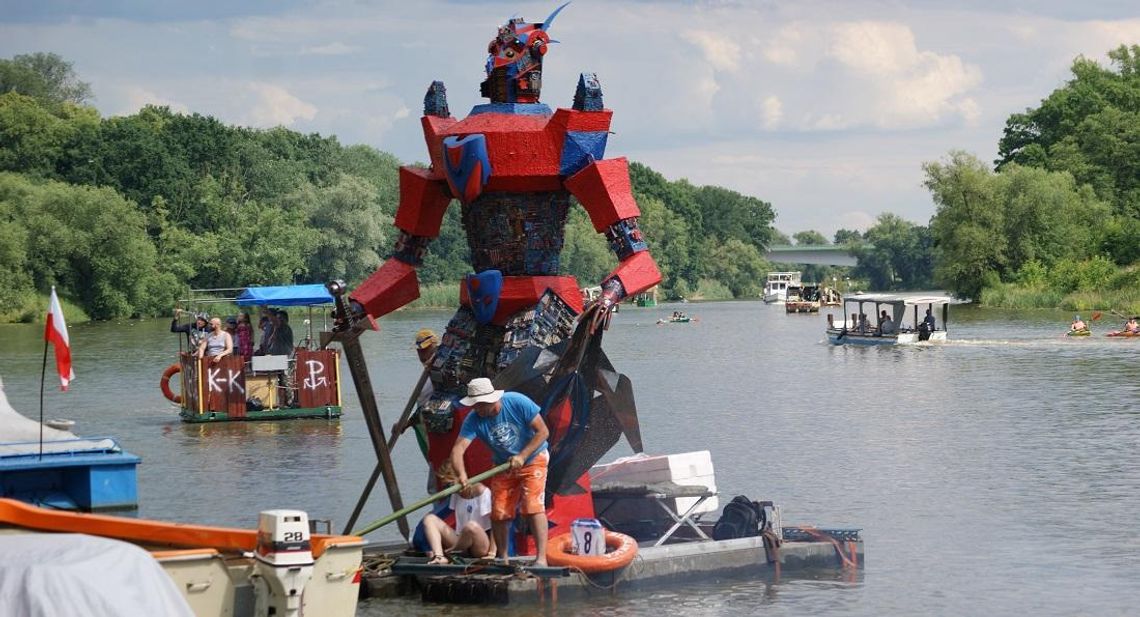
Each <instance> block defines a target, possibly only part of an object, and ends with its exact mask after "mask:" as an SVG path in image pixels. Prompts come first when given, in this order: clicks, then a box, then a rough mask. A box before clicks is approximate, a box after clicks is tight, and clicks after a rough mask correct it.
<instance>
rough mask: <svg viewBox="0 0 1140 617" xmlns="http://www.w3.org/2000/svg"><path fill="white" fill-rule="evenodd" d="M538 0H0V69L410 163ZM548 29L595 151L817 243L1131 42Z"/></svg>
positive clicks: (1031, 22)
mask: <svg viewBox="0 0 1140 617" xmlns="http://www.w3.org/2000/svg"><path fill="white" fill-rule="evenodd" d="M557 4H558V2H529V1H528V2H497V1H496V2H490V1H477V0H464V1H460V0H456V1H452V2H443V1H438V0H424V1H419V2H408V1H403V2H391V1H387V0H371V1H369V0H360V1H354V2H349V1H328V2H320V1H316V2H308V1H301V0H249V1H243V2H234V1H232V0H230V1H223V0H199V1H196V2H185V1H174V0H168V1H151V0H130V1H115V0H105V1H98V0H70V1H64V0H37V1H35V2H29V1H25V0H0V57H11V56H13V55H16V54H21V53H30V52H35V51H50V52H55V53H58V54H60V55H61V56H63V57H64V58H66V59H68V60H70V61H72V62H73V63H74V64H75V68H76V70H77V71H78V73H79V74H80V76H81V77H82V78H83V79H84V80H86V81H88V82H90V83H91V84H92V87H93V89H94V92H95V95H96V100H95V101H94V104H95V105H96V107H98V108H99V110H100V111H101V113H103V114H104V115H105V116H110V115H120V114H130V113H133V112H135V111H137V110H138V109H139V107H141V106H142V105H144V104H147V103H153V104H162V105H169V106H170V107H172V108H173V109H176V110H180V111H188V112H198V113H202V114H208V115H212V116H215V117H217V118H219V119H221V120H222V121H224V122H227V123H232V124H240V125H245V126H256V127H270V126H276V125H283V126H286V127H289V128H291V129H295V130H298V131H303V132H317V133H321V134H324V135H330V134H331V135H336V136H337V137H338V138H339V139H340V141H341V143H344V144H355V143H364V144H368V145H370V146H373V147H376V148H379V149H381V150H386V151H389V152H392V153H394V154H395V155H397V156H398V157H400V158H401V159H403V160H406V161H415V160H421V161H422V160H426V158H427V157H426V154H425V152H424V145H423V139H422V133H421V130H420V127H419V122H418V117H419V116H420V113H421V111H422V100H423V95H424V92H425V91H426V89H427V86H428V85H429V84H430V83H431V81H432V80H434V79H441V80H443V81H444V82H445V84H446V85H447V89H448V97H449V102H450V104H451V109H452V113H453V114H456V115H458V116H461V115H464V114H465V113H466V110H468V109H470V107H471V106H472V105H475V104H478V103H480V102H481V99H479V97H478V93H479V82H480V80H481V79H482V77H483V75H482V66H483V60H484V56H485V50H486V45H487V42H488V41H489V40H490V38H491V37H492V36H493V34H494V33H495V30H496V28H497V27H498V25H499V24H501V23H502V22H504V21H505V20H506V19H507V18H509V17H510V16H512V15H519V16H522V17H525V18H527V19H528V20H531V21H537V20H541V19H542V18H544V17H546V15H548V14H549V13H550V11H551V10H553V9H554V8H555V7H556V6H557ZM551 34H552V36H553V38H555V39H558V40H559V41H560V44H559V45H557V46H555V47H554V48H553V49H552V51H551V53H550V54H549V55H548V56H547V59H546V62H545V71H544V79H543V82H544V87H543V102H545V103H547V104H549V105H551V106H569V104H570V102H571V99H572V96H573V93H574V86H575V84H576V83H577V75H578V74H579V73H580V72H584V71H588V72H594V73H597V74H598V77H599V79H600V80H601V83H602V87H603V92H604V93H605V103H606V106H607V107H610V108H612V109H613V110H614V121H613V130H614V135H613V136H612V137H611V139H610V142H609V149H608V155H609V156H611V157H612V156H627V157H629V158H631V159H634V160H637V161H640V162H643V163H646V164H648V165H650V166H651V167H653V168H654V169H657V170H658V171H660V172H662V173H664V174H665V175H666V176H667V177H669V178H671V179H678V178H687V179H688V180H689V181H691V182H693V183H694V184H718V185H722V186H726V187H729V188H732V189H735V190H737V191H740V192H743V193H746V194H750V195H755V196H757V197H759V198H761V199H764V200H766V201H769V202H771V203H772V204H773V207H774V208H775V210H776V212H777V218H776V226H777V228H779V229H780V230H781V231H784V232H785V233H788V234H791V233H794V232H797V231H802V230H806V229H815V230H818V231H821V232H823V233H824V234H825V235H828V236H830V235H831V234H832V233H833V232H834V231H835V230H836V229H838V228H840V227H846V228H856V229H866V228H867V227H868V226H870V225H871V224H873V222H874V219H875V217H876V216H878V215H879V214H880V213H883V212H894V213H896V214H899V215H901V216H903V217H904V218H907V219H909V220H912V221H914V222H918V223H923V224H925V223H926V222H928V220H929V218H930V216H931V214H933V212H934V206H933V204H932V203H931V200H930V197H929V194H928V193H927V192H926V190H925V189H924V188H923V187H922V170H921V165H922V163H923V162H924V161H931V160H938V159H939V158H941V157H943V156H945V155H946V154H947V153H948V152H949V151H950V150H952V149H962V150H966V151H969V152H973V153H975V154H977V155H978V156H979V157H981V158H982V159H983V160H992V159H993V158H994V157H995V156H996V148H997V140H998V139H999V137H1000V136H1001V130H1002V127H1003V126H1004V124H1005V120H1006V118H1007V117H1008V116H1009V114H1011V113H1014V112H1018V111H1022V110H1024V109H1025V108H1026V107H1031V106H1036V105H1037V103H1038V102H1039V101H1040V100H1041V99H1042V98H1043V97H1044V96H1046V95H1047V94H1048V93H1049V92H1050V91H1052V90H1053V89H1054V88H1056V87H1058V86H1059V85H1062V84H1063V83H1064V81H1065V80H1066V79H1067V77H1068V67H1069V65H1070V63H1071V62H1072V59H1073V58H1074V57H1076V56H1077V55H1079V54H1083V55H1085V56H1087V57H1089V58H1094V59H1097V60H1101V61H1104V60H1106V56H1105V53H1106V52H1107V51H1108V50H1109V49H1112V48H1114V47H1116V46H1118V45H1120V44H1121V43H1126V44H1137V43H1140V4H1137V3H1136V2H1134V1H1132V2H1123V1H1116V0H1109V1H1102V2H1096V1H1093V2H1080V3H1078V2H1072V1H1070V0H1040V1H1032V0H1014V1H1010V2H1001V1H1000V0H994V1H992V2H986V1H983V0H966V1H962V2H945V1H941V2H936V1H933V0H915V1H911V2H901V1H870V0H848V1H842V2H840V1H830V2H826V1H817V0H799V1H797V2H774V1H756V2H744V1H732V0H720V1H718V0H707V1H699V0H688V1H682V0H677V1H660V2H656V1H649V0H641V1H635V0H614V1H608V2H607V1H601V0H575V1H574V2H573V3H572V4H571V5H570V6H569V7H567V8H566V9H565V10H564V11H563V12H562V13H561V15H559V17H558V20H557V21H556V22H555V25H554V27H553V28H552V32H551Z"/></svg>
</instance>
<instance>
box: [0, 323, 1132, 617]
mask: <svg viewBox="0 0 1140 617" xmlns="http://www.w3.org/2000/svg"><path fill="white" fill-rule="evenodd" d="M676 308H679V307H677V306H671V305H665V306H663V307H660V308H659V309H636V308H628V309H626V310H625V311H623V312H622V313H620V314H619V315H618V316H617V317H616V319H615V323H614V327H613V328H612V330H611V331H610V332H609V333H608V334H607V335H606V341H605V347H606V349H607V351H608V353H609V354H610V357H611V359H612V361H613V362H614V364H615V366H617V367H618V369H619V370H621V371H623V372H625V373H626V374H628V375H629V376H630V377H631V379H632V380H633V383H634V388H635V391H636V394H637V402H638V406H639V408H640V410H641V419H642V433H643V436H644V440H645V444H646V447H647V450H648V451H649V452H651V453H669V452H680V451H688V450H698V449H709V450H711V452H712V457H713V462H714V464H715V466H716V472H717V484H718V486H719V488H720V490H721V495H722V502H723V501H727V500H728V499H730V498H731V497H732V496H733V495H736V494H745V495H748V496H749V497H751V498H753V499H773V500H775V501H776V502H778V503H780V504H782V505H783V508H784V520H785V522H787V523H810V524H817V525H821V526H836V527H861V528H863V535H864V538H865V539H866V547H867V561H866V566H867V568H866V570H865V572H863V573H862V574H861V575H859V576H858V577H857V578H856V579H855V580H854V581H848V580H846V577H844V576H841V575H837V576H834V577H824V578H822V579H819V578H810V579H796V578H789V577H785V579H784V580H781V581H779V582H773V581H736V582H728V583H706V584H695V585H692V586H683V587H671V588H670V589H668V590H659V591H655V592H638V593H626V594H621V595H619V596H618V597H616V598H608V597H606V598H594V599H591V600H588V601H584V602H580V603H564V604H563V605H561V606H559V607H557V608H555V609H551V608H550V607H547V608H545V609H543V610H541V611H540V610H539V609H537V608H535V607H518V608H512V609H510V610H505V612H506V614H518V615H523V614H533V613H535V612H544V613H547V614H565V615H572V614H602V615H618V616H621V615H643V614H655V615H659V616H667V615H678V616H680V615H684V616H692V615H741V614H745V615H747V614H765V615H804V614H811V615H916V614H935V615H1005V614H1012V613H1035V614H1041V615H1134V614H1137V613H1138V610H1137V609H1136V607H1137V606H1140V541H1138V540H1137V538H1138V535H1137V532H1138V531H1140V523H1138V522H1137V521H1138V519H1140V515H1138V513H1140V497H1138V495H1140V448H1138V447H1137V446H1138V444H1140V411H1138V408H1137V405H1136V402H1137V400H1138V398H1137V395H1138V394H1140V363H1138V362H1137V361H1136V360H1137V357H1138V356H1137V354H1140V341H1133V340H1112V339H1105V338H1103V337H1098V336H1094V337H1090V338H1087V339H1070V338H1067V337H1064V336H1063V334H1064V331H1065V330H1066V329H1067V324H1068V319H1069V318H1070V317H1071V315H1068V314H1061V313H1054V312H1037V313H1029V314H1025V315H1023V314H1017V313H1012V312H999V311H983V310H977V309H969V308H958V307H955V308H957V309H958V310H954V309H952V315H951V323H950V336H951V339H952V340H951V341H950V342H949V343H948V344H946V345H939V346H915V347H910V348H868V349H863V348H849V347H833V346H831V345H828V344H826V342H825V340H824V336H823V329H824V323H825V320H824V317H823V316H806V315H785V314H784V313H783V310H782V308H781V307H776V306H765V305H763V304H760V303H754V302H740V303H719V304H707V305H704V304H689V305H686V306H685V307H684V309H685V310H686V311H687V312H688V313H689V314H690V315H694V316H697V317H700V320H699V321H698V322H694V323H690V324H668V325H660V326H658V325H656V324H655V322H656V320H657V318H659V317H663V316H667V315H668V314H669V313H670V312H671V311H672V310H675V309H676ZM449 317H450V312H444V311H433V312H419V313H410V312H401V313H400V314H398V315H396V316H393V317H390V318H385V320H384V322H383V326H384V330H383V331H382V332H381V333H380V334H379V335H368V336H369V338H368V339H366V341H365V347H366V349H367V352H368V354H369V355H370V362H371V370H372V376H373V381H374V382H375V383H376V384H377V385H378V388H380V406H381V410H382V414H383V416H384V419H385V423H386V425H391V423H392V422H393V421H394V420H395V416H396V414H397V413H398V410H399V409H400V408H402V406H403V403H404V401H405V400H406V398H407V394H408V393H407V389H408V388H410V387H411V385H412V383H413V382H414V381H415V379H416V377H417V375H418V371H417V370H416V366H415V361H414V354H413V352H412V351H411V350H410V349H409V347H410V341H411V338H412V333H413V332H414V331H415V330H416V329H417V328H419V327H422V326H429V327H434V328H436V329H441V328H442V326H443V325H444V324H445V323H446V321H447V319H448V318H449ZM1115 327H1117V325H1116V324H1115V323H1109V317H1107V316H1106V317H1105V318H1103V319H1102V320H1101V321H1100V322H1098V323H1097V324H1094V328H1095V330H1096V331H1097V332H1098V333H1103V332H1105V331H1108V330H1110V329H1113V328H1115ZM165 328H166V323H165V322H163V323H149V324H148V323H143V324H133V325H131V324H95V325H81V326H77V327H75V328H73V329H72V334H71V338H72V340H73V344H74V345H75V346H76V363H77V367H76V371H77V373H78V376H79V378H78V380H77V381H76V383H75V386H74V387H73V389H72V392H71V393H68V394H66V395H64V394H59V393H57V392H52V391H50V389H49V393H48V394H49V396H48V405H49V411H48V415H49V416H50V417H70V418H73V419H76V420H78V424H77V430H79V431H80V432H81V433H83V434H87V435H96V434H112V435H116V436H117V437H118V438H119V439H120V441H121V442H122V443H123V444H124V446H125V447H126V448H127V449H129V450H131V451H133V452H135V453H137V454H140V455H141V456H142V457H143V460H144V464H143V466H142V467H141V468H140V472H139V474H140V478H139V481H140V499H141V501H142V510H141V514H142V515H144V516H149V517H155V518H170V519H176V520H184V521H189V522H202V523H215V524H228V525H242V526H251V525H253V524H254V523H255V518H256V513H257V511H259V510H261V509H266V508H272V507H299V508H303V509H306V510H308V511H309V512H310V515H311V516H313V517H314V518H332V519H333V520H334V523H336V524H339V525H342V524H343V522H344V521H345V520H346V518H347V516H348V513H349V512H350V511H351V508H352V506H353V504H354V503H355V500H356V497H357V495H358V494H359V490H360V488H361V486H362V485H363V483H364V480H365V479H366V478H367V475H368V473H369V472H370V471H371V468H372V465H373V464H374V458H373V456H372V454H371V446H370V443H369V440H368V436H367V431H366V430H365V427H364V423H363V421H362V420H361V419H360V416H359V412H358V411H357V407H356V404H355V400H354V399H352V393H351V392H350V390H351V388H349V389H347V390H346V396H348V398H350V399H351V400H350V402H349V405H348V409H347V410H346V411H347V413H346V417H345V419H344V421H343V422H341V423H335V422H333V423H329V422H325V421H300V422H288V423H281V424H264V423H262V424H252V423H251V424H229V425H214V426H187V425H182V424H180V423H179V422H177V421H176V419H175V417H174V414H173V411H172V409H171V408H170V405H168V404H167V403H165V401H164V400H163V399H162V398H161V395H160V394H159V392H158V387H157V381H158V377H159V375H160V374H161V371H162V368H163V367H164V366H166V365H167V364H169V362H170V361H171V356H172V353H171V350H172V348H174V346H176V338H175V337H174V335H170V334H168V333H165V332H163V331H164V330H165ZM40 333H41V330H40V329H39V328H37V327H26V326H2V327H0V341H3V342H2V343H0V376H2V377H3V378H4V380H5V383H6V384H7V391H8V394H9V397H10V398H11V400H12V402H13V404H14V405H15V406H16V407H17V408H18V409H20V410H22V411H23V412H24V413H26V414H29V415H34V414H35V410H36V404H37V396H38V383H37V382H36V380H38V377H39V365H40V361H41V359H42V356H41V354H42V347H41V342H40V339H39V337H40ZM124 348H125V349H134V350H137V351H133V352H131V353H130V354H124V353H122V350H123V349H124ZM627 454H630V451H629V449H628V447H627V446H625V445H624V444H619V446H618V447H617V448H615V449H614V451H613V452H611V454H610V455H609V456H608V457H607V460H609V459H612V458H616V457H618V456H624V455H627ZM394 456H395V459H396V462H397V465H398V466H399V477H400V482H401V488H402V490H403V493H404V496H405V501H407V502H410V501H412V500H413V499H415V498H418V497H419V496H421V495H422V494H423V489H422V488H421V487H422V486H423V484H424V468H423V464H422V462H421V461H420V459H419V458H418V457H419V453H418V451H417V449H416V448H415V445H414V443H413V440H411V439H406V440H404V441H401V443H400V444H399V445H397V447H396V451H395V453H394ZM383 495H384V491H383V489H382V488H379V489H378V490H377V491H375V493H374V496H373V498H372V499H371V501H370V502H369V504H368V507H367V508H366V511H365V514H364V518H365V519H371V518H375V517H379V516H382V515H383V514H385V513H387V512H388V511H389V510H388V507H387V505H386V501H385V497H384V496H383ZM385 533H386V534H387V535H385ZM379 535H380V538H381V539H383V538H391V537H394V536H393V532H390V531H388V530H386V529H385V530H381V533H380V534H379ZM496 610H504V609H496ZM392 613H397V614H422V615H434V614H439V613H443V614H456V615H476V614H486V608H483V607H437V606H421V605H420V604H419V603H418V602H415V601H407V600H401V601H397V602H392V601H375V600H374V601H368V602H365V603H364V604H362V607H361V611H360V614H362V615H381V614H392Z"/></svg>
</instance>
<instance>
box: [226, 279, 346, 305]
mask: <svg viewBox="0 0 1140 617" xmlns="http://www.w3.org/2000/svg"><path fill="white" fill-rule="evenodd" d="M332 303H333V297H332V294H330V293H329V290H327V289H325V286H324V285H321V284H319V283H317V284H313V285H282V286H279V287H249V288H247V289H246V290H245V291H243V292H241V295H240V296H238V297H237V304H238V306H251V305H261V304H271V305H273V306H310V305H313V304H332Z"/></svg>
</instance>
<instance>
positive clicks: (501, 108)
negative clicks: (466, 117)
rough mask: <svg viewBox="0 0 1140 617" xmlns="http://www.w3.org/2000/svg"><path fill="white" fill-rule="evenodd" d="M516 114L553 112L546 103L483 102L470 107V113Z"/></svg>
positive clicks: (540, 114)
mask: <svg viewBox="0 0 1140 617" xmlns="http://www.w3.org/2000/svg"><path fill="white" fill-rule="evenodd" d="M478 114H518V115H523V116H551V115H554V112H552V111H550V107H548V106H547V105H546V103H483V104H482V105H476V106H474V107H472V108H471V115H472V116H475V115H478Z"/></svg>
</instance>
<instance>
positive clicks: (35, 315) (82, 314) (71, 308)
mask: <svg viewBox="0 0 1140 617" xmlns="http://www.w3.org/2000/svg"><path fill="white" fill-rule="evenodd" d="M59 305H60V307H61V308H62V309H63V320H64V321H66V322H67V323H69V324H76V323H81V322H85V321H91V317H90V316H89V315H88V314H87V312H86V311H84V310H83V309H81V308H79V305H78V304H75V303H74V302H72V301H70V300H68V299H67V298H63V297H61V298H60V299H59ZM50 307H51V295H48V294H28V295H27V296H26V297H22V298H19V299H18V300H17V301H16V302H14V303H13V305H12V306H6V307H3V308H0V323H44V322H45V321H47V313H48V309H49V308H50Z"/></svg>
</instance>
